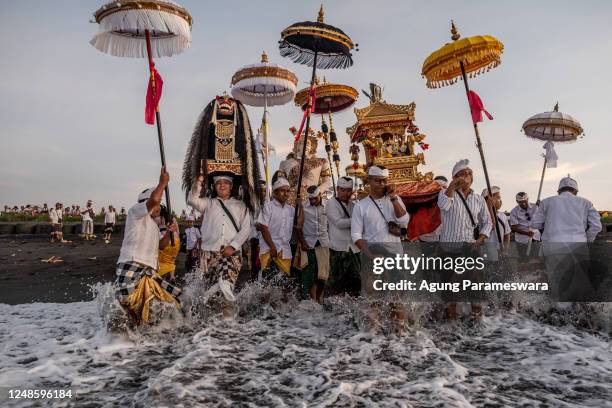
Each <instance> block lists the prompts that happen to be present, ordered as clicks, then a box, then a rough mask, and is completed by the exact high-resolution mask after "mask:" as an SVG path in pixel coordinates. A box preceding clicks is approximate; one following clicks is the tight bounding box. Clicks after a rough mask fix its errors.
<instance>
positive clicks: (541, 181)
mask: <svg viewBox="0 0 612 408" xmlns="http://www.w3.org/2000/svg"><path fill="white" fill-rule="evenodd" d="M546 163H547V160H546V156H544V166H543V167H542V177H540V187H539V188H538V199H537V200H536V203H538V204H539V203H540V196H541V195H542V184H544V173H546Z"/></svg>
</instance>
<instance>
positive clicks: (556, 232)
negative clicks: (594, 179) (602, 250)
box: [530, 191, 601, 242]
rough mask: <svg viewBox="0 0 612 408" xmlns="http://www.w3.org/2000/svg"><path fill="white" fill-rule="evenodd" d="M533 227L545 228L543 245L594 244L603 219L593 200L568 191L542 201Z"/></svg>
mask: <svg viewBox="0 0 612 408" xmlns="http://www.w3.org/2000/svg"><path fill="white" fill-rule="evenodd" d="M530 226H531V227H532V228H538V229H542V228H544V233H543V234H542V242H593V241H594V240H595V238H596V237H597V234H599V232H600V231H601V217H600V215H599V213H598V212H597V210H596V209H595V208H594V207H593V204H592V203H591V202H590V201H589V200H587V199H586V198H583V197H578V196H575V195H573V194H572V193H570V192H569V191H564V192H563V193H561V194H559V195H558V196H554V197H548V198H545V199H544V200H542V202H541V203H540V206H539V208H538V211H536V213H535V214H534V216H533V218H532V219H531V224H530Z"/></svg>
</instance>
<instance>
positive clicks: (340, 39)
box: [279, 6, 355, 69]
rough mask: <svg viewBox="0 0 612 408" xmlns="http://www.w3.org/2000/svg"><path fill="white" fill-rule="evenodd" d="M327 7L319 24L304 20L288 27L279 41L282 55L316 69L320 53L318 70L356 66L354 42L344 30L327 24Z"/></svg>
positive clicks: (321, 14) (321, 11) (320, 15)
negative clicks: (352, 51)
mask: <svg viewBox="0 0 612 408" xmlns="http://www.w3.org/2000/svg"><path fill="white" fill-rule="evenodd" d="M323 20H324V12H323V6H321V9H320V10H319V16H318V18H317V21H316V22H313V21H303V22H300V23H295V24H292V25H290V26H289V27H287V28H285V29H284V30H283V31H282V33H281V40H280V41H279V50H280V54H281V55H282V56H283V57H288V58H290V59H291V60H292V61H293V62H295V63H298V64H303V65H307V66H309V67H312V66H313V64H314V54H315V51H316V52H317V54H318V56H317V68H321V69H329V68H348V67H350V66H352V65H353V59H352V56H351V50H352V49H353V48H354V47H355V44H353V41H352V40H351V39H350V37H349V36H348V35H346V34H345V33H344V32H343V31H342V30H340V29H339V28H336V27H334V26H331V25H329V24H325V23H324V22H323Z"/></svg>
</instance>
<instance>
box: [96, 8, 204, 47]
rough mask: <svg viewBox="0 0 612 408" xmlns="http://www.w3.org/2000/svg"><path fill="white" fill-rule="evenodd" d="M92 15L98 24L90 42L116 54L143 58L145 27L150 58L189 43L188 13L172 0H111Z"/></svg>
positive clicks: (186, 45)
mask: <svg viewBox="0 0 612 408" xmlns="http://www.w3.org/2000/svg"><path fill="white" fill-rule="evenodd" d="M94 18H95V21H96V23H98V24H99V25H100V26H99V29H98V32H97V33H96V34H95V35H94V37H93V38H92V39H91V41H90V44H91V45H93V46H94V47H96V48H97V49H98V50H100V51H102V52H104V53H107V54H111V55H114V56H116V57H131V58H146V57H147V45H146V39H145V30H148V31H149V35H150V36H151V53H152V57H153V58H157V57H171V56H173V55H175V54H180V53H181V52H183V51H184V50H185V49H187V48H189V46H190V45H191V25H192V18H191V15H190V14H189V13H188V12H187V10H186V9H185V8H183V7H181V6H179V5H178V4H176V3H175V2H173V1H169V0H145V1H140V0H121V1H112V2H109V3H107V4H105V5H104V6H102V7H100V8H99V9H98V10H97V11H96V12H95V13H94Z"/></svg>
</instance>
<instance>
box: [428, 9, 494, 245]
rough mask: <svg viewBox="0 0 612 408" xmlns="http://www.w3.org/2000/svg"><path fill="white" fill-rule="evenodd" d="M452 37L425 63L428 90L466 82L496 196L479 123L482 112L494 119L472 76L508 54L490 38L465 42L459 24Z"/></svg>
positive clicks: (452, 29) (484, 166) (467, 93)
mask: <svg viewBox="0 0 612 408" xmlns="http://www.w3.org/2000/svg"><path fill="white" fill-rule="evenodd" d="M451 34H452V36H451V39H452V40H453V42H451V43H447V44H445V45H444V46H443V47H442V48H440V49H438V50H437V51H435V52H433V53H432V54H431V55H430V56H429V57H427V59H426V60H425V62H423V69H422V71H421V75H422V76H423V77H424V78H426V79H427V87H428V88H440V87H443V86H446V85H452V84H454V83H456V82H457V80H458V79H462V80H463V85H464V86H465V92H466V95H467V98H468V104H469V106H470V110H471V113H472V123H473V125H474V133H475V135H476V146H477V147H478V152H479V153H480V160H481V162H482V168H483V170H484V175H485V181H486V183H487V189H488V190H489V196H492V195H493V194H492V193H491V182H490V181H489V172H488V170H487V164H486V161H485V156H484V152H483V148H482V142H481V141H480V134H479V131H478V122H480V121H482V112H483V111H484V112H485V113H487V116H489V119H491V118H492V117H491V116H490V115H489V114H488V112H486V111H485V110H484V107H483V105H482V102H481V101H480V98H479V97H478V95H476V93H474V92H473V91H470V87H469V85H468V74H469V76H470V78H473V77H474V76H477V75H480V74H483V73H485V72H488V71H489V70H491V68H495V67H497V66H499V65H500V64H501V54H502V53H503V51H504V44H502V43H501V41H499V40H498V39H497V38H495V37H493V36H490V35H477V36H473V37H468V38H461V36H460V35H459V32H458V31H457V28H456V27H455V23H454V22H452V21H451ZM460 38H461V39H460ZM494 224H495V231H496V233H497V238H498V242H501V236H500V233H499V229H498V226H497V223H494Z"/></svg>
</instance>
